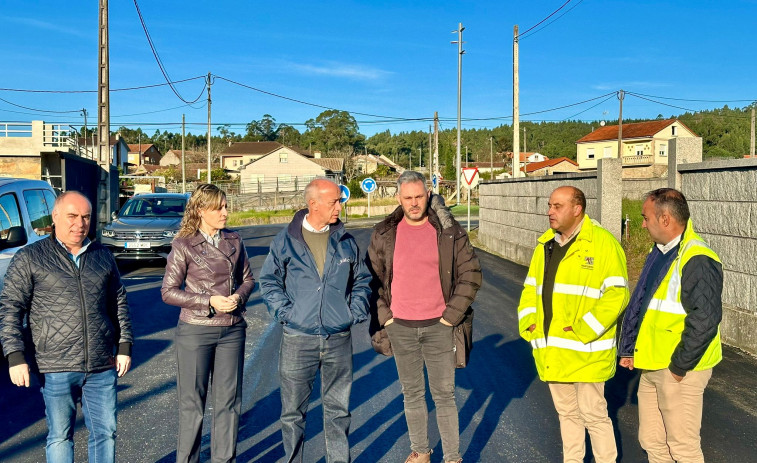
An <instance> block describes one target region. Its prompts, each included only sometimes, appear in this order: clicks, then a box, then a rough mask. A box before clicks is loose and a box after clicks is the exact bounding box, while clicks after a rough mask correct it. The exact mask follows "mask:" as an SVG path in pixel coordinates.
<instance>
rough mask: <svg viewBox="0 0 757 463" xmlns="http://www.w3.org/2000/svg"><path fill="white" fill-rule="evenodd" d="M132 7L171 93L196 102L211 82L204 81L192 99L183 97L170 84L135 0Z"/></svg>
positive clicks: (182, 99) (191, 102)
mask: <svg viewBox="0 0 757 463" xmlns="http://www.w3.org/2000/svg"><path fill="white" fill-rule="evenodd" d="M134 7H135V8H136V9H137V15H138V16H139V22H140V23H142V29H143V30H144V31H145V37H147V43H148V44H149V45H150V50H152V54H153V56H154V57H155V61H156V62H157V63H158V67H159V68H160V72H161V74H163V77H164V78H165V79H166V82H168V83H169V87H171V90H172V91H173V93H174V94H175V95H176V96H177V97H178V98H179V99H180V100H181V101H183V102H184V103H186V104H193V103H197V101H199V100H200V98H202V95H203V94H204V93H205V90H206V89H207V87H208V85H210V84H211V82H206V84H205V86H204V87H203V88H202V91H200V94H199V95H198V96H197V98H195V99H194V100H192V101H187V100H185V99H184V97H183V96H181V94H180V93H179V91H178V90H177V89H176V87H174V86H173V84H171V83H170V82H171V78H170V77H169V76H168V71H166V69H165V66H164V65H163V61H162V60H161V59H160V55H159V54H158V50H156V49H155V44H153V42H152V37H150V32H149V31H148V30H147V24H145V19H144V18H143V17H142V12H141V11H140V10H139V4H137V0H134Z"/></svg>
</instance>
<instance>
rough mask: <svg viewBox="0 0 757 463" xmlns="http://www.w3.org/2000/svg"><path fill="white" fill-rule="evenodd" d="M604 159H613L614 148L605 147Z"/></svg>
mask: <svg viewBox="0 0 757 463" xmlns="http://www.w3.org/2000/svg"><path fill="white" fill-rule="evenodd" d="M602 157H605V158H611V157H612V148H611V147H609V146H605V149H604V153H602Z"/></svg>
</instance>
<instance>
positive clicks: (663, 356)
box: [634, 220, 722, 371]
mask: <svg viewBox="0 0 757 463" xmlns="http://www.w3.org/2000/svg"><path fill="white" fill-rule="evenodd" d="M696 256H707V257H709V258H710V259H712V260H714V261H716V262H718V263H720V259H719V258H718V255H717V254H716V253H715V251H713V250H712V249H710V247H709V246H707V243H705V242H704V240H702V238H700V237H699V235H697V234H696V232H695V231H694V228H693V226H692V224H691V221H690V220H689V223H688V225H687V226H686V230H685V231H684V233H683V236H682V237H681V244H680V246H679V250H678V256H677V257H676V259H675V260H674V261H673V263H672V264H671V266H670V268H669V269H668V273H667V274H666V275H665V278H664V279H663V280H662V283H660V286H659V287H658V288H657V291H655V293H654V296H652V300H651V301H649V306H648V307H647V310H646V313H645V314H644V319H643V320H642V322H641V327H640V328H639V336H638V338H637V340H636V348H635V350H634V367H636V368H641V369H645V370H659V369H662V368H668V366H669V365H670V359H671V357H672V355H673V351H674V350H675V348H676V347H677V346H678V344H679V343H680V342H681V334H682V333H683V330H684V327H685V319H686V314H687V311H686V309H685V308H684V306H683V304H682V303H681V273H682V270H683V268H684V267H685V266H686V263H687V262H689V260H691V258H693V257H696ZM721 359H722V348H721V345H720V331H719V330H718V332H717V334H716V335H715V337H714V339H712V341H711V342H710V345H709V346H708V347H707V350H706V351H705V353H704V355H703V356H702V358H701V360H700V361H699V363H697V365H696V366H695V367H694V368H693V370H694V371H701V370H707V369H709V368H712V367H714V366H715V365H717V364H718V363H719V362H720V360H721Z"/></svg>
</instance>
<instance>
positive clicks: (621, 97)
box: [618, 90, 626, 163]
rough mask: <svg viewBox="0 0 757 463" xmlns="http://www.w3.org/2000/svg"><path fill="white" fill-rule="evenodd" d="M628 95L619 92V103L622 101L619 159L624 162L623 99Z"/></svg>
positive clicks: (619, 115)
mask: <svg viewBox="0 0 757 463" xmlns="http://www.w3.org/2000/svg"><path fill="white" fill-rule="evenodd" d="M625 96H626V93H625V92H624V91H623V90H621V91H619V92H618V101H620V111H619V112H618V159H620V162H621V163H622V162H623V98H625Z"/></svg>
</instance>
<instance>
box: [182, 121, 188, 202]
mask: <svg viewBox="0 0 757 463" xmlns="http://www.w3.org/2000/svg"><path fill="white" fill-rule="evenodd" d="M185 129H186V118H185V117H184V114H182V115H181V192H182V193H186V192H187V165H186V164H185V162H184V137H185V135H184V132H185Z"/></svg>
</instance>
